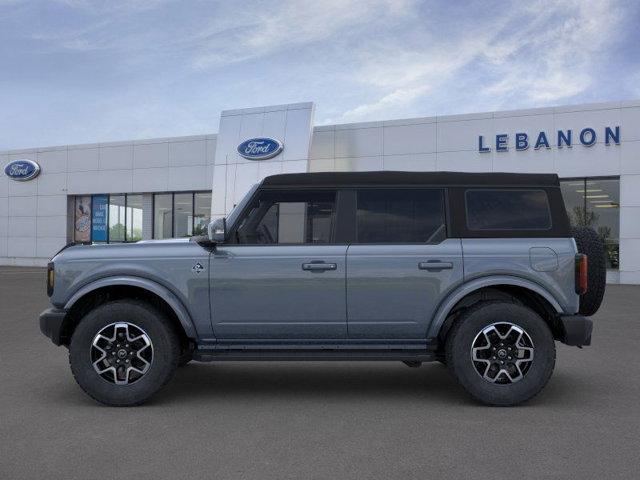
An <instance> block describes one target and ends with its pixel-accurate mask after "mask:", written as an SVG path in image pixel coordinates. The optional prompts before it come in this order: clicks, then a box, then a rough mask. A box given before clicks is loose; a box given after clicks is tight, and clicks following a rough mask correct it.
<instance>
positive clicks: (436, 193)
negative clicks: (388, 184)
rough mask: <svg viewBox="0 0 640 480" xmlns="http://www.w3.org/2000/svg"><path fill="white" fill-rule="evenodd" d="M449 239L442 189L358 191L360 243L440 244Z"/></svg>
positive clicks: (358, 232) (358, 233)
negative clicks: (447, 236)
mask: <svg viewBox="0 0 640 480" xmlns="http://www.w3.org/2000/svg"><path fill="white" fill-rule="evenodd" d="M445 237H446V228H445V216H444V195H443V192H442V190H438V189H415V190H409V189H406V190H391V189H375V190H374V189H372V190H360V191H358V208H357V239H358V240H357V241H358V243H438V242H440V241H442V240H444V238H445Z"/></svg>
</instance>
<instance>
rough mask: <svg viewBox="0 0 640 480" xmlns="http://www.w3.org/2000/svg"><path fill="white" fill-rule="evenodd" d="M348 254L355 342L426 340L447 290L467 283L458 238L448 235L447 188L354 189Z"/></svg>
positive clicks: (349, 303) (351, 332)
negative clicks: (352, 238)
mask: <svg viewBox="0 0 640 480" xmlns="http://www.w3.org/2000/svg"><path fill="white" fill-rule="evenodd" d="M356 224H357V228H356V241H355V242H354V243H353V244H352V245H350V246H349V250H348V253H347V315H348V330H349V332H348V333H349V338H350V339H360V340H364V339H382V338H384V339H398V340H401V339H422V338H426V334H427V328H428V325H429V322H430V320H431V317H432V315H433V312H434V310H435V309H436V307H437V305H438V302H440V301H441V300H442V298H443V295H444V294H445V293H446V292H447V291H449V290H450V289H451V288H452V287H453V286H455V285H457V284H459V283H460V282H462V279H463V269H462V268H463V265H462V247H461V244H460V239H453V238H450V239H449V238H447V229H446V220H445V208H444V191H443V190H442V189H427V188H424V189H418V188H416V189H400V190H397V189H396V190H394V189H366V190H364V189H363V190H360V191H358V192H357V213H356Z"/></svg>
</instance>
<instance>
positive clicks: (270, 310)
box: [211, 190, 347, 341]
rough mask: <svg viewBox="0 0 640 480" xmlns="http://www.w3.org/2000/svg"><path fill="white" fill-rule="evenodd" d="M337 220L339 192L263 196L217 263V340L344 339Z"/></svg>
mask: <svg viewBox="0 0 640 480" xmlns="http://www.w3.org/2000/svg"><path fill="white" fill-rule="evenodd" d="M335 217H336V192H335V191H330V190H315V191H307V192H305V191H302V192H300V191H296V192H291V191H281V190H264V191H261V192H259V193H258V194H257V196H256V198H255V199H254V200H253V201H252V203H251V204H250V205H249V207H248V208H247V209H246V211H245V212H244V213H243V214H242V218H240V219H239V221H238V222H237V226H236V227H233V228H232V229H231V231H230V232H229V235H230V239H229V243H227V244H224V245H218V247H217V248H216V251H215V253H214V254H213V255H212V262H211V288H212V295H211V312H212V322H213V329H214V334H215V335H216V337H217V338H218V339H226V340H232V339H238V340H241V339H242V340H245V341H249V340H257V341H260V340H269V339H284V340H287V339H290V340H296V339H344V338H346V332H347V324H346V293H345V282H346V269H345V267H346V251H347V245H346V244H345V245H336V244H333V243H332V242H333V238H334V227H335Z"/></svg>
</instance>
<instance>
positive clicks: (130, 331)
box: [69, 300, 180, 406]
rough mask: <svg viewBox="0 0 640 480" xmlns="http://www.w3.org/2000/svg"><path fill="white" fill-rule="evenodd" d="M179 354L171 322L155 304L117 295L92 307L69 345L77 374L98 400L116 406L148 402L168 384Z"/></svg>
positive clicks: (72, 367) (83, 384)
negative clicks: (115, 299) (124, 298)
mask: <svg viewBox="0 0 640 480" xmlns="http://www.w3.org/2000/svg"><path fill="white" fill-rule="evenodd" d="M179 359H180V342H179V338H178V335H177V334H176V332H175V331H174V328H173V326H172V325H171V322H170V321H169V320H168V319H167V318H166V316H165V315H163V314H162V313H161V312H160V311H158V310H156V309H155V308H153V307H152V306H151V305H149V304H147V303H144V302H140V301H136V300H117V301H113V302H110V303H105V304H103V305H100V306H98V307H96V308H95V309H94V310H92V311H90V312H89V313H88V314H87V315H86V316H85V317H84V318H83V319H82V320H81V321H80V323H79V324H78V326H77V327H76V329H75V331H74V332H73V336H72V338H71V344H70V346H69V363H70V364H71V371H72V373H73V376H74V378H75V379H76V381H77V382H78V384H79V385H80V387H82V389H83V390H84V391H85V392H86V393H87V394H89V395H90V396H91V397H93V398H94V399H95V400H97V401H99V402H101V403H104V404H106V405H111V406H132V405H138V404H140V403H143V402H144V401H146V400H147V399H149V398H150V397H151V396H152V395H153V394H154V393H155V392H156V391H158V390H159V389H160V388H161V387H162V386H163V385H164V384H166V383H167V382H168V381H169V380H170V379H171V377H172V376H173V373H174V372H175V370H176V368H177V366H178V361H179Z"/></svg>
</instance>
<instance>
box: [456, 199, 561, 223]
mask: <svg viewBox="0 0 640 480" xmlns="http://www.w3.org/2000/svg"><path fill="white" fill-rule="evenodd" d="M465 201H466V210H467V228H468V229H469V230H549V229H550V228H551V211H550V209H549V199H548V198H547V192H545V191H544V190H509V189H501V190H498V189H495V190H493V189H473V190H467V191H466V193H465Z"/></svg>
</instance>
